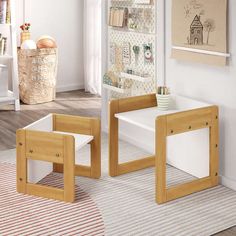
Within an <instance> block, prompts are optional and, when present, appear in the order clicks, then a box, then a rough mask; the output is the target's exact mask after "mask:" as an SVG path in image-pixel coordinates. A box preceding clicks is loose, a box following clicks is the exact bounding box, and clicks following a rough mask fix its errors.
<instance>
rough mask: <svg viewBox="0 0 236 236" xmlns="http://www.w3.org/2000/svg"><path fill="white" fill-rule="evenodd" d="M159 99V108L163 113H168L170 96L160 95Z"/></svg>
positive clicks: (157, 95) (158, 95)
mask: <svg viewBox="0 0 236 236" xmlns="http://www.w3.org/2000/svg"><path fill="white" fill-rule="evenodd" d="M156 97H157V107H158V109H159V110H161V111H166V110H168V108H169V104H170V94H168V95H160V94H156Z"/></svg>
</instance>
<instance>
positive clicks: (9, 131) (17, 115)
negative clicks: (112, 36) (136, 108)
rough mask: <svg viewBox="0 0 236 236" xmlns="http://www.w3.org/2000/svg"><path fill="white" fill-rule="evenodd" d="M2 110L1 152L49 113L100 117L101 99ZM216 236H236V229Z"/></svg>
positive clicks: (70, 97)
mask: <svg viewBox="0 0 236 236" xmlns="http://www.w3.org/2000/svg"><path fill="white" fill-rule="evenodd" d="M1 109H2V110H0V151H1V150H7V149H11V148H14V147H15V132H16V130H17V129H19V128H22V127H24V126H26V125H28V124H30V123H32V122H33V121H36V120H37V119H39V118H41V117H43V116H45V115H47V114H48V113H62V114H71V115H81V116H94V117H96V116H100V111H101V99H100V98H99V97H97V96H93V95H90V94H88V93H85V92H83V91H73V92H65V93H59V94H58V95H57V99H56V101H54V102H50V103H45V104H39V105H33V106H31V105H22V106H21V111H20V112H14V111H12V110H11V109H12V107H3V108H2V107H1ZM215 236H236V227H234V228H231V229H229V230H226V231H224V232H221V233H218V234H216V235H215Z"/></svg>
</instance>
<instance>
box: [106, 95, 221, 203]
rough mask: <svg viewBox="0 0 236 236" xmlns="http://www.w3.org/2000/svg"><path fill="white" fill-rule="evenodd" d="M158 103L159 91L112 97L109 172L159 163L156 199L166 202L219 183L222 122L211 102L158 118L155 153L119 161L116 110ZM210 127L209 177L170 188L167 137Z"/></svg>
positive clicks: (141, 167) (116, 172)
mask: <svg viewBox="0 0 236 236" xmlns="http://www.w3.org/2000/svg"><path fill="white" fill-rule="evenodd" d="M155 106H157V101H156V95H155V94H151V95H144V96H138V97H131V98H124V99H118V100H113V101H111V102H110V104H109V173H110V176H112V177H115V176H118V175H122V174H126V173H130V172H133V171H137V170H141V169H144V168H148V167H152V166H155V167H156V201H157V203H159V204H161V203H165V202H167V201H171V200H174V199H177V198H179V197H183V196H186V195H188V194H192V193H194V192H198V191H201V190H204V189H207V188H211V187H214V186H217V185H218V169H219V152H218V146H219V143H218V142H219V124H218V107H217V106H209V107H206V108H199V109H194V110H189V111H184V112H178V113H175V114H169V115H163V116H159V117H157V118H156V153H155V156H150V157H145V158H143V159H140V160H135V161H130V162H126V163H119V154H118V149H119V146H118V141H119V120H118V118H116V117H115V114H117V113H122V112H128V111H134V110H139V109H145V108H150V107H155ZM203 128H209V131H210V132H209V134H210V135H209V140H210V148H209V150H210V153H209V154H210V155H209V156H210V160H209V162H210V170H209V173H210V174H209V177H206V178H201V179H197V180H194V181H192V182H189V183H185V184H180V185H178V186H175V187H171V188H167V185H166V139H167V137H168V136H171V135H176V134H180V133H185V132H190V131H193V130H198V129H203Z"/></svg>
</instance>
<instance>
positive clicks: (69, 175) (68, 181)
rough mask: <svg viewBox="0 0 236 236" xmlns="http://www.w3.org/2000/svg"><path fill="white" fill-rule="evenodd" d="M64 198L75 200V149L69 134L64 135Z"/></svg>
mask: <svg viewBox="0 0 236 236" xmlns="http://www.w3.org/2000/svg"><path fill="white" fill-rule="evenodd" d="M64 200H65V201H66V202H74V200H75V150H74V138H73V137H70V136H67V137H64Z"/></svg>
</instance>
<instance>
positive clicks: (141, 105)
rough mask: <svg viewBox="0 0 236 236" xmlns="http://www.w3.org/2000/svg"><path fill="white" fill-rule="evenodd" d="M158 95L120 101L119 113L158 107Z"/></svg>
mask: <svg viewBox="0 0 236 236" xmlns="http://www.w3.org/2000/svg"><path fill="white" fill-rule="evenodd" d="M156 106H157V99H156V94H148V95H143V96H136V97H130V98H122V99H119V100H118V113H120V112H128V111H134V110H140V109H145V108H149V107H156Z"/></svg>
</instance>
